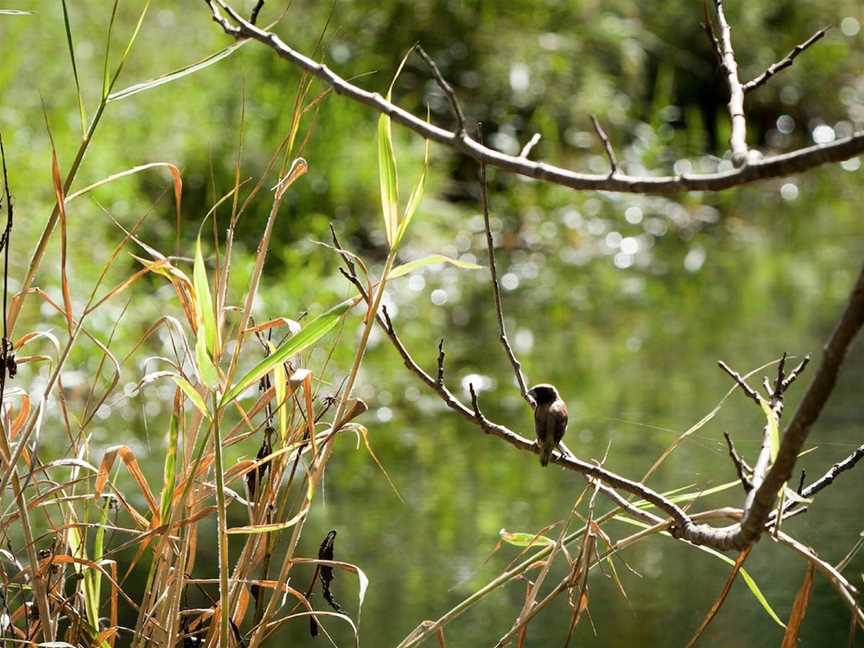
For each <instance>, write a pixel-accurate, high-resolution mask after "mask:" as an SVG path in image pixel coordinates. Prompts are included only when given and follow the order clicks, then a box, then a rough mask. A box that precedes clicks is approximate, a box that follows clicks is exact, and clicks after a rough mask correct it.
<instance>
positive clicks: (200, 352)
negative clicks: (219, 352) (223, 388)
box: [195, 326, 219, 389]
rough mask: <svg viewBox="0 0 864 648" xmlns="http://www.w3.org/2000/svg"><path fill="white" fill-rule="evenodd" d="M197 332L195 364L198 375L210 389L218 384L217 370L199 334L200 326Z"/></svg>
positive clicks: (202, 337)
mask: <svg viewBox="0 0 864 648" xmlns="http://www.w3.org/2000/svg"><path fill="white" fill-rule="evenodd" d="M198 332H199V335H198V340H197V341H196V342H195V364H196V365H197V366H198V377H199V378H200V379H201V382H202V383H203V384H204V385H206V386H207V387H210V388H211V389H212V388H213V387H216V386H217V385H218V384H219V372H218V371H216V365H214V364H213V360H211V359H210V354H209V353H207V345H206V343H205V342H204V336H203V335H200V332H201V327H200V326H199V327H198Z"/></svg>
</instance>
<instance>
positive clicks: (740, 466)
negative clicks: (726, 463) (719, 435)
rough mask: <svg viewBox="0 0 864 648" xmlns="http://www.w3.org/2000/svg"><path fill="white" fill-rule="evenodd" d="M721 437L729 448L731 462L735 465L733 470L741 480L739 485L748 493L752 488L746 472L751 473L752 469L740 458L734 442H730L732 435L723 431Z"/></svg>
mask: <svg viewBox="0 0 864 648" xmlns="http://www.w3.org/2000/svg"><path fill="white" fill-rule="evenodd" d="M723 438H725V439H726V446H727V447H728V448H729V456H730V457H731V458H732V464H733V465H734V466H735V472H736V473H737V474H738V479H740V480H741V485H742V486H743V487H744V491H745V492H747V493H749V492H750V491H751V490H753V482H751V481H750V478H749V477H748V476H747V475H748V473H749V474H752V473H753V469H752V468H751V467H750V466H748V465H747V464H746V462H745V461H744V460H743V459H742V458H741V455H739V454H738V451H737V450H736V449H735V444H734V443H733V442H732V437H730V436H729V433H728V432H724V433H723Z"/></svg>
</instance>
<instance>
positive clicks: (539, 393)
mask: <svg viewBox="0 0 864 648" xmlns="http://www.w3.org/2000/svg"><path fill="white" fill-rule="evenodd" d="M528 395H529V396H531V398H533V399H534V402H535V403H537V405H550V404H552V403H554V402H555V401H556V400H558V398H559V396H558V390H557V389H555V385H546V384H543V385H534V386H533V387H532V388H531V389H529V390H528Z"/></svg>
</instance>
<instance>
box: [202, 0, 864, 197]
mask: <svg viewBox="0 0 864 648" xmlns="http://www.w3.org/2000/svg"><path fill="white" fill-rule="evenodd" d="M207 5H208V6H209V8H210V12H211V15H212V18H213V20H214V21H215V22H216V23H217V24H218V25H219V27H220V28H221V29H222V30H223V31H224V32H225V33H226V34H227V35H229V36H231V37H232V38H235V39H246V38H252V39H254V40H257V41H258V42H260V43H262V44H264V45H265V46H267V47H269V48H270V49H272V50H273V51H274V52H275V53H276V54H277V55H278V56H279V57H280V58H283V59H285V60H286V61H288V62H289V63H291V64H293V65H295V66H297V67H300V68H302V69H303V70H306V71H307V72H309V73H310V74H311V75H313V76H315V77H317V78H318V79H320V80H322V81H323V82H324V83H326V84H327V85H329V86H330V87H332V88H333V90H334V91H335V92H336V93H337V94H340V95H343V96H345V97H348V98H349V99H351V100H352V101H355V102H357V103H360V104H363V105H365V106H368V107H370V108H372V109H374V110H376V111H378V112H381V113H383V114H386V115H389V116H390V117H391V118H392V120H393V121H394V122H396V123H398V124H401V125H402V126H405V127H406V128H409V129H411V130H413V131H414V132H415V133H418V134H419V135H421V136H422V137H423V138H424V139H429V140H432V141H435V142H438V143H440V144H444V145H445V146H448V147H449V148H452V149H454V150H457V151H460V152H462V153H464V154H466V155H469V156H470V157H472V158H474V159H475V160H478V161H480V160H483V161H484V162H486V163H487V164H488V165H490V166H495V167H498V168H500V169H504V170H505V171H508V172H510V173H516V174H519V175H523V176H526V177H530V178H534V179H537V180H542V181H545V182H551V183H554V184H559V185H562V186H565V187H570V188H571V189H577V190H603V191H620V192H625V193H644V194H673V193H679V192H682V191H720V190H723V189H728V188H730V187H736V186H740V185H743V184H748V183H751V182H757V181H759V180H765V179H767V178H778V177H783V176H788V175H790V174H793V173H801V172H803V171H806V170H808V169H812V168H814V167H817V166H820V165H822V164H826V163H829V162H842V161H843V160H848V159H849V158H852V157H855V156H856V155H859V154H860V153H862V152H864V132H856V133H855V134H853V135H852V136H851V137H848V138H844V139H840V140H836V141H834V142H831V143H828V144H816V145H814V146H810V147H807V148H801V149H797V150H795V151H792V152H790V153H785V154H781V155H774V156H770V157H766V158H762V159H761V160H758V161H757V160H751V161H749V163H748V164H747V165H745V166H742V167H740V168H736V169H731V170H728V171H720V172H717V173H706V174H697V175H690V174H682V175H672V176H661V175H657V176H650V175H646V176H630V175H626V174H621V173H618V174H615V176H614V177H611V178H610V177H609V176H608V174H590V173H579V172H576V171H572V170H570V169H566V168H563V167H559V166H555V165H552V164H547V163H544V162H535V161H532V160H528V159H525V158H522V157H518V156H513V155H507V154H506V153H502V152H500V151H496V150H494V149H491V148H488V147H487V146H484V145H483V144H481V143H480V142H478V141H477V140H475V139H472V138H471V137H469V136H468V135H467V133H459V132H458V131H457V132H453V131H448V130H446V129H443V128H440V127H438V126H435V125H433V124H430V123H428V122H427V121H426V120H425V119H422V118H420V117H417V116H416V115H413V114H412V113H410V112H408V111H407V110H404V109H402V108H399V107H398V106H397V105H395V104H393V103H392V102H390V101H387V100H386V99H385V98H384V97H382V96H381V95H380V94H378V93H376V92H369V91H367V90H364V89H363V88H360V87H359V86H356V85H354V84H352V83H350V82H349V81H347V80H346V79H344V78H342V77H340V76H339V75H338V74H336V73H335V72H333V71H332V70H331V69H330V68H328V67H327V66H326V65H324V64H322V63H319V62H317V61H315V60H313V59H311V58H309V57H308V56H305V55H304V54H301V53H300V52H298V51H296V50H294V49H292V48H291V47H289V46H288V45H287V44H286V43H285V42H284V41H283V40H282V39H281V38H279V36H277V35H276V34H274V33H272V32H268V31H265V30H262V29H260V28H258V27H256V26H255V25H252V24H251V23H249V21H247V20H245V19H243V17H242V16H240V15H238V14H237V12H234V11H233V10H229V8H228V5H227V4H226V3H224V2H222V1H220V0H207ZM219 7H223V8H225V11H226V12H228V13H229V15H230V16H231V19H232V20H233V21H234V23H235V24H233V25H232V24H231V22H229V20H228V19H227V18H226V17H225V16H223V15H222V13H221V12H220V11H219Z"/></svg>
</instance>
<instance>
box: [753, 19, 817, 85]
mask: <svg viewBox="0 0 864 648" xmlns="http://www.w3.org/2000/svg"><path fill="white" fill-rule="evenodd" d="M829 29H830V27H823V28H822V29H820V30H819V31H817V32H816V33H815V34H813V35H812V36H811V37H810V38H808V39H807V40H806V41H804V42H803V43H799V44H798V45H796V46H795V47H793V48H792V50H791V51H790V52H789V53H788V54H787V55H786V56H784V57H783V58H782V59H780V60H779V61H777V62H776V63H773V64H771V65H769V66H768V69H767V70H765V71H764V72H763V73H762V74H760V75H759V76H757V77H756V78H755V79H752V80H750V81H748V82H747V83H745V84H744V86H743V89H744V92H750V91H751V90H755V89H756V88H758V87H759V86H761V85H763V84H765V83H766V82H767V81H768V80H769V79H770V78H771V77H773V76H774V75H775V74H777V73H778V72H780V71H781V70H785V69H786V68H787V67H789V66H790V65H792V62H793V61H794V60H795V59H796V58H798V55H799V54H801V53H802V52H803V51H804V50H806V49H807V48H808V47H810V46H811V45H813V44H814V43H815V42H816V41H818V40H820V39H821V38H822V37H823V36H824V35H825V34H826V33H827V32H828V30H829Z"/></svg>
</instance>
